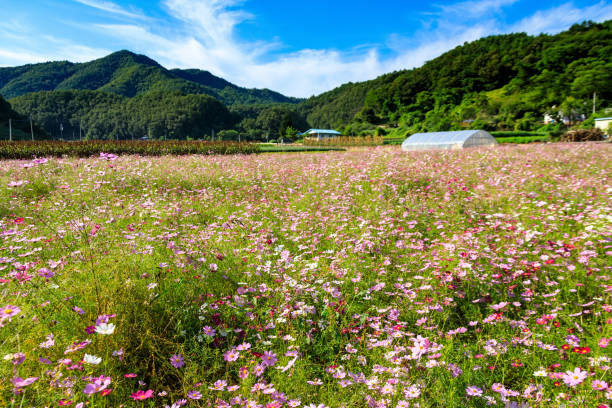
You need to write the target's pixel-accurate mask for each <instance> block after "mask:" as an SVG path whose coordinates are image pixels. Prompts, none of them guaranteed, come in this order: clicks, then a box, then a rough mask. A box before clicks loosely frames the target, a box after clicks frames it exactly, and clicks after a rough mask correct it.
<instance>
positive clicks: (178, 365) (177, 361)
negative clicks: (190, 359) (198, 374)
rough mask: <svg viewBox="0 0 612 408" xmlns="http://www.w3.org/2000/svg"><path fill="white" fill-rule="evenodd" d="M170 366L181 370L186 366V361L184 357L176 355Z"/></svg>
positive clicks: (172, 357)
mask: <svg viewBox="0 0 612 408" xmlns="http://www.w3.org/2000/svg"><path fill="white" fill-rule="evenodd" d="M170 364H172V367H174V368H181V367H183V366H184V365H185V361H184V360H183V356H182V355H181V354H175V355H173V356H171V357H170Z"/></svg>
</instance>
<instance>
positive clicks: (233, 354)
mask: <svg viewBox="0 0 612 408" xmlns="http://www.w3.org/2000/svg"><path fill="white" fill-rule="evenodd" d="M239 357H240V353H238V351H236V349H231V350H228V351H226V352H225V353H224V354H223V359H224V360H225V361H236V360H238V358H239Z"/></svg>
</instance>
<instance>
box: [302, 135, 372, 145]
mask: <svg viewBox="0 0 612 408" xmlns="http://www.w3.org/2000/svg"><path fill="white" fill-rule="evenodd" d="M302 144H303V145H304V146H380V145H382V144H383V137H382V136H364V137H361V136H338V137H330V138H327V139H320V140H318V139H310V138H305V139H304V140H303V141H302Z"/></svg>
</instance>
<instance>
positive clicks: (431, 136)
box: [406, 130, 480, 144]
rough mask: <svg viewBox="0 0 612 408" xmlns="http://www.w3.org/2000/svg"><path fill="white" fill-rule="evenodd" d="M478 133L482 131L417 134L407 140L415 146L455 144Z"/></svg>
mask: <svg viewBox="0 0 612 408" xmlns="http://www.w3.org/2000/svg"><path fill="white" fill-rule="evenodd" d="M478 132H480V130H456V131H451V132H429V133H415V134H414V135H412V136H410V137H409V138H408V139H406V140H410V143H413V144H421V143H427V144H432V143H453V142H462V141H464V140H467V139H468V138H469V137H470V136H473V135H475V134H476V133H478Z"/></svg>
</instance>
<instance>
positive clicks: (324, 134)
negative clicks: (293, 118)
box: [299, 129, 341, 140]
mask: <svg viewBox="0 0 612 408" xmlns="http://www.w3.org/2000/svg"><path fill="white" fill-rule="evenodd" d="M299 135H300V136H304V137H311V138H316V139H317V140H321V139H327V138H330V137H335V136H341V133H340V132H338V131H336V130H332V129H308V130H307V131H305V132H304V133H300V134H299Z"/></svg>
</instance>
